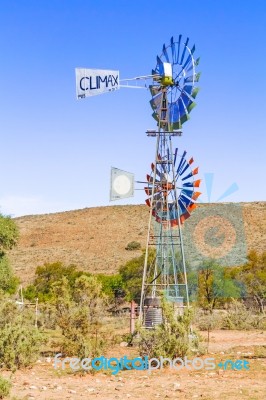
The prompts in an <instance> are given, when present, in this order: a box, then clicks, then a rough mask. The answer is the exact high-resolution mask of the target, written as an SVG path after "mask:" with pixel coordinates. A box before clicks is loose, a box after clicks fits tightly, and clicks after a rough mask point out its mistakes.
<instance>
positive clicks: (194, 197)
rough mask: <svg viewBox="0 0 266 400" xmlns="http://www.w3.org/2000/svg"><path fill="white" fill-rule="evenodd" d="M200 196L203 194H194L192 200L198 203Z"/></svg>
mask: <svg viewBox="0 0 266 400" xmlns="http://www.w3.org/2000/svg"><path fill="white" fill-rule="evenodd" d="M200 195H201V192H194V194H193V196H192V199H193V200H195V201H196V200H197V199H198V197H199V196H200Z"/></svg>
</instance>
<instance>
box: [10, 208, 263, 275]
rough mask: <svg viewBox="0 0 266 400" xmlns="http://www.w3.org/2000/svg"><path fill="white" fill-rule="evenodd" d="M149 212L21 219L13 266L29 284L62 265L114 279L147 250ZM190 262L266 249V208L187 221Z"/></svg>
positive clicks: (236, 258)
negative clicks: (40, 271)
mask: <svg viewBox="0 0 266 400" xmlns="http://www.w3.org/2000/svg"><path fill="white" fill-rule="evenodd" d="M148 218H149V209H148V207H147V206H145V205H138V206H135V205H129V206H110V207H97V208H86V209H83V210H76V211H67V212H62V213H56V214H46V215H34V216H25V217H20V218H16V219H15V220H16V222H17V224H18V226H19V229H20V235H21V236H20V241H19V244H18V246H17V248H16V249H14V250H12V251H11V252H10V254H9V255H10V259H11V262H12V265H13V267H14V269H15V271H16V273H17V274H18V276H19V277H20V278H21V279H22V282H24V283H26V282H29V281H30V280H32V278H33V276H34V271H35V268H36V267H37V266H38V265H42V264H43V263H45V262H54V261H63V262H64V263H65V264H71V263H72V264H76V265H77V266H78V267H79V268H80V269H83V270H86V271H91V272H105V273H108V274H111V273H113V272H115V271H117V269H118V268H119V266H120V265H122V264H123V263H125V262H126V261H127V260H129V259H131V258H133V257H134V256H137V255H139V254H141V250H134V251H129V250H126V249H125V248H126V247H127V244H128V243H129V242H131V241H136V242H139V243H140V244H141V247H142V248H144V247H145V243H146V233H147V226H148ZM183 231H184V232H183V235H184V245H185V254H186V257H187V259H188V260H189V262H190V263H192V264H195V265H196V264H197V263H199V262H201V260H202V259H203V258H205V257H214V258H216V259H217V260H219V261H220V262H222V263H224V264H225V265H233V264H234V265H235V264H239V263H241V262H243V261H244V260H245V257H246V254H247V252H248V251H249V250H251V249H256V250H258V251H263V250H265V249H266V203H265V202H255V203H238V204H237V203H217V204H201V205H199V207H198V209H197V210H196V211H195V212H194V213H193V214H192V216H191V217H190V218H189V219H188V220H187V221H186V223H185V226H184V230H183Z"/></svg>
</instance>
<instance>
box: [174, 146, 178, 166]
mask: <svg viewBox="0 0 266 400" xmlns="http://www.w3.org/2000/svg"><path fill="white" fill-rule="evenodd" d="M177 152H178V148H177V147H176V148H175V153H174V165H175V163H176V157H177Z"/></svg>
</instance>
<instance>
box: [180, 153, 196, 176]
mask: <svg viewBox="0 0 266 400" xmlns="http://www.w3.org/2000/svg"><path fill="white" fill-rule="evenodd" d="M193 161H194V160H193V157H192V158H191V159H190V160H189V161H188V163H187V165H186V166H185V168H183V169H182V171H181V172H180V174H179V175H180V176H182V175H183V173H184V172H186V170H187V169H188V167H189V166H190V165H191V164H192V163H193Z"/></svg>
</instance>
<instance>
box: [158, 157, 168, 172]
mask: <svg viewBox="0 0 266 400" xmlns="http://www.w3.org/2000/svg"><path fill="white" fill-rule="evenodd" d="M157 158H158V160H159V161H162V157H161V154H160V153H158V155H157ZM160 165H161V167H162V169H163V172H164V173H166V166H165V164H160Z"/></svg>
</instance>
